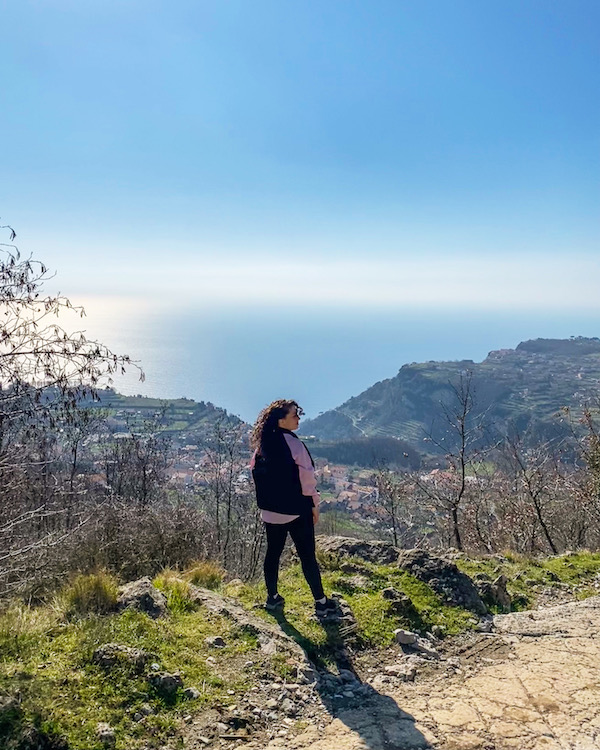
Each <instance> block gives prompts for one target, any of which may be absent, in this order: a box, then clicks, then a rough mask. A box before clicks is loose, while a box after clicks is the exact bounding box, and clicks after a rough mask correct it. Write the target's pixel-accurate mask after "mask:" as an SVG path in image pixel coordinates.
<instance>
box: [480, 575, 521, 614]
mask: <svg viewBox="0 0 600 750" xmlns="http://www.w3.org/2000/svg"><path fill="white" fill-rule="evenodd" d="M507 583H508V578H507V577H506V576H505V575H499V576H498V577H497V578H496V579H495V580H494V581H493V582H492V581H490V580H486V579H485V578H482V577H481V578H480V577H479V576H476V578H475V587H476V588H477V591H478V592H479V595H480V596H481V598H482V599H483V601H484V602H485V603H486V604H488V605H496V606H499V607H501V608H502V609H503V610H504V612H510V610H511V605H512V600H511V598H510V594H509V593H508V591H507V589H506V584H507Z"/></svg>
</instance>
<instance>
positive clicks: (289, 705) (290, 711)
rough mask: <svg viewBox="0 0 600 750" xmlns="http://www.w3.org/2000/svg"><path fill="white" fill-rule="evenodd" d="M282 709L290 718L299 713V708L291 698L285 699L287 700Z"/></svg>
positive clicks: (284, 701)
mask: <svg viewBox="0 0 600 750" xmlns="http://www.w3.org/2000/svg"><path fill="white" fill-rule="evenodd" d="M280 708H281V710H282V711H283V712H284V713H285V714H287V715H288V716H295V715H296V714H297V713H298V709H297V707H296V706H295V705H294V703H293V702H292V701H291V700H290V699H289V698H285V700H283V701H282V702H281V707H280Z"/></svg>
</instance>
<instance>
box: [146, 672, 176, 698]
mask: <svg viewBox="0 0 600 750" xmlns="http://www.w3.org/2000/svg"><path fill="white" fill-rule="evenodd" d="M148 682H149V683H150V684H151V685H152V687H154V688H156V690H158V692H159V693H163V695H168V696H172V695H175V693H176V692H177V690H178V688H182V687H183V680H182V679H181V675H179V674H177V672H174V673H173V674H171V673H169V672H153V673H152V674H150V675H149V676H148Z"/></svg>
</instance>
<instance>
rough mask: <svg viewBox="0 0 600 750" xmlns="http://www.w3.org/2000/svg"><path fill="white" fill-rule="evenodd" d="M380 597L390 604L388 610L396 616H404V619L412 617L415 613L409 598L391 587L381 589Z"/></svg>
mask: <svg viewBox="0 0 600 750" xmlns="http://www.w3.org/2000/svg"><path fill="white" fill-rule="evenodd" d="M381 596H382V597H383V598H384V599H385V600H386V601H388V602H389V603H390V605H389V606H390V609H391V611H392V612H394V613H395V614H397V615H405V616H406V617H409V618H410V617H414V616H415V615H416V614H417V611H416V609H415V607H414V604H413V603H412V601H411V599H410V597H409V596H406V594H403V593H402V592H401V591H398V589H395V588H394V587H393V586H390V587H389V588H386V589H383V590H382V592H381Z"/></svg>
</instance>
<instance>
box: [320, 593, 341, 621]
mask: <svg viewBox="0 0 600 750" xmlns="http://www.w3.org/2000/svg"><path fill="white" fill-rule="evenodd" d="M337 608H338V607H337V603H336V602H334V601H333V599H329V597H328V598H327V599H325V601H324V602H323V604H321V603H320V602H315V614H316V616H317V617H329V616H330V615H333V614H335V613H336V612H337Z"/></svg>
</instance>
